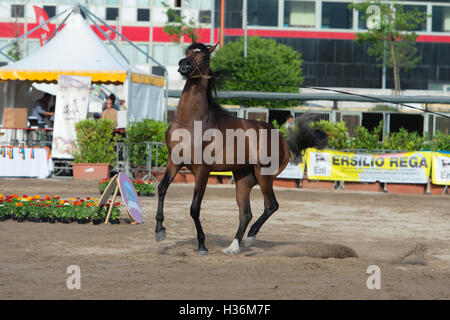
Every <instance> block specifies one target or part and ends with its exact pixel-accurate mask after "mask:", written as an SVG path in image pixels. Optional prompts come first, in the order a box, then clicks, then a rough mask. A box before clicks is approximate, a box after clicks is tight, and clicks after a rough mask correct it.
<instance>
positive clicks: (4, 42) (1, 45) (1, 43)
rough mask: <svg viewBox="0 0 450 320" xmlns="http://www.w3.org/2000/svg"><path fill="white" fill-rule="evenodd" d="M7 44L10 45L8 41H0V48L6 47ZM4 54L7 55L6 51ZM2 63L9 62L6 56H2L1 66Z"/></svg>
mask: <svg viewBox="0 0 450 320" xmlns="http://www.w3.org/2000/svg"><path fill="white" fill-rule="evenodd" d="M7 44H8V41H7V40H0V48H1V47H4V46H6V45H7ZM3 53H5V54H6V50H5V51H4V52H3ZM1 61H9V60H8V58H6V57H5V56H4V55H2V54H0V65H1Z"/></svg>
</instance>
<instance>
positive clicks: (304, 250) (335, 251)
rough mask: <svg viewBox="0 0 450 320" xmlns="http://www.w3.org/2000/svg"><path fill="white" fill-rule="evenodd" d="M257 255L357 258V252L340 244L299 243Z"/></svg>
mask: <svg viewBox="0 0 450 320" xmlns="http://www.w3.org/2000/svg"><path fill="white" fill-rule="evenodd" d="M257 255H264V256H284V257H291V258H294V257H312V258H322V259H327V258H337V259H344V258H357V257H358V255H357V254H356V252H355V250H353V249H352V248H350V247H347V246H344V245H340V244H327V243H320V242H314V243H297V244H289V245H285V246H282V247H278V248H275V250H270V251H267V252H260V253H258V254H257Z"/></svg>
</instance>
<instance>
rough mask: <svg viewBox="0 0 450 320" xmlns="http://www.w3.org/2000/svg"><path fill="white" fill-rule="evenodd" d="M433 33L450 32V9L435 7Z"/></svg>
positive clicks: (432, 17)
mask: <svg viewBox="0 0 450 320" xmlns="http://www.w3.org/2000/svg"><path fill="white" fill-rule="evenodd" d="M431 19H432V27H431V28H432V31H435V32H448V31H450V7H441V6H433V14H432V16H431Z"/></svg>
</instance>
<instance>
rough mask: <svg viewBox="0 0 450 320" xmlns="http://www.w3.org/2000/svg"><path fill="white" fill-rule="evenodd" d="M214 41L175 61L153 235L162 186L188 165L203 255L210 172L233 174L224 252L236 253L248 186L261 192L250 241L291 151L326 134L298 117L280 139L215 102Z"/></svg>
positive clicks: (270, 208) (271, 206)
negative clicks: (174, 100)
mask: <svg viewBox="0 0 450 320" xmlns="http://www.w3.org/2000/svg"><path fill="white" fill-rule="evenodd" d="M217 45H218V43H217V44H216V45H214V46H209V45H208V46H206V45H204V44H202V43H197V42H193V43H192V44H191V45H190V46H189V47H188V48H187V49H186V51H185V54H186V57H185V58H183V59H181V60H180V62H179V69H178V72H179V73H180V74H181V75H182V76H184V77H185V78H186V79H187V80H186V84H185V86H184V89H183V91H182V94H181V97H180V100H179V104H178V111H177V115H176V118H175V120H174V121H173V122H172V123H171V124H170V126H169V128H168V129H167V131H166V136H165V138H166V144H167V147H168V151H169V158H168V163H167V168H166V172H165V174H164V177H163V178H162V180H161V182H160V183H159V186H158V209H157V213H156V229H155V239H156V241H161V240H163V239H164V238H165V237H166V232H165V230H166V229H165V228H164V227H163V221H164V214H163V206H164V198H165V195H166V192H167V189H168V187H169V185H170V184H171V182H172V181H173V179H174V178H175V176H176V174H177V173H178V171H179V170H180V169H181V168H182V167H186V168H187V169H189V170H190V171H191V172H192V173H193V175H194V176H195V186H194V196H193V199H192V203H191V207H190V214H191V217H192V219H193V220H194V223H195V227H196V229H197V239H198V251H197V252H198V253H199V254H202V255H205V254H207V253H208V249H207V248H206V246H205V233H204V232H203V229H202V226H201V223H200V206H201V202H202V199H203V195H204V193H205V189H206V185H207V183H208V177H209V174H210V172H211V171H232V173H233V178H234V182H235V185H236V201H237V204H238V207H239V228H238V230H237V232H236V235H235V237H234V240H233V241H232V242H231V244H230V246H229V247H227V248H226V249H224V250H223V251H224V252H225V253H227V254H236V253H238V252H239V246H240V244H241V241H242V239H243V236H244V233H245V231H246V229H247V226H248V224H249V222H250V220H251V219H252V212H251V208H250V192H251V190H252V188H253V187H254V186H255V185H256V184H259V185H260V188H261V191H262V194H263V197H264V212H263V213H262V215H261V216H260V217H259V218H258V220H256V222H255V223H254V224H253V225H252V226H251V228H250V230H249V232H248V234H247V240H248V241H249V242H250V243H251V242H253V241H255V240H256V238H255V237H256V234H257V233H258V231H259V230H260V228H261V227H262V225H263V224H264V223H265V222H266V220H267V219H268V218H269V217H270V216H271V215H272V214H273V213H274V212H275V211H277V209H278V207H279V205H278V202H277V200H276V198H275V194H274V191H273V180H274V179H275V178H276V176H277V175H278V174H279V173H280V172H281V171H283V169H284V168H285V167H286V165H287V164H288V162H289V159H290V156H291V152H292V154H293V155H296V156H299V155H300V154H301V153H302V151H304V150H305V149H306V148H308V147H314V146H316V147H319V148H320V147H323V146H325V144H326V142H327V135H326V134H325V133H324V132H322V131H320V130H317V129H316V130H313V129H311V128H310V127H309V126H308V122H307V120H305V119H302V117H300V118H297V121H296V122H295V128H294V129H293V130H291V131H289V132H290V134H289V137H288V139H287V140H285V139H284V138H283V136H282V135H279V134H278V130H276V129H275V128H274V127H273V126H272V125H271V124H269V123H266V122H262V121H253V120H246V119H241V118H236V117H234V116H232V115H231V113H230V112H229V111H227V110H226V109H225V108H223V107H222V106H220V105H219V104H218V103H217V101H216V95H215V80H217V79H216V77H215V72H212V71H211V70H210V56H211V54H212V53H213V51H214V50H215V49H216V47H217ZM230 132H231V133H230ZM236 132H238V133H244V143H242V141H241V144H240V145H239V141H237V139H238V136H239V134H236ZM183 134H185V135H184V136H183ZM196 134H197V136H196ZM227 134H230V135H229V136H230V137H231V139H226V141H223V137H225V136H226V137H227V138H228V137H229V136H227ZM232 134H234V135H232ZM199 135H200V136H199ZM205 136H208V137H207V138H205ZM180 137H181V138H183V139H181V138H180ZM192 137H194V139H192ZM213 138H214V139H213ZM180 139H181V140H180ZM235 142H236V143H235ZM180 146H181V147H180ZM208 149H209V150H210V151H211V150H212V151H214V152H210V154H211V157H212V159H211V158H210V159H205V158H204V157H202V156H204V155H205V153H206V151H208ZM263 149H264V150H265V152H266V155H267V157H268V155H269V154H270V162H271V163H270V164H269V162H268V161H267V157H266V158H264V156H263V155H262V154H264V152H262V150H263ZM180 150H181V151H180ZM177 152H178V153H177ZM199 154H200V156H199ZM175 158H176V159H175ZM263 158H264V159H263ZM263 160H264V161H263ZM273 163H275V164H276V166H275V167H274V166H272V164H273Z"/></svg>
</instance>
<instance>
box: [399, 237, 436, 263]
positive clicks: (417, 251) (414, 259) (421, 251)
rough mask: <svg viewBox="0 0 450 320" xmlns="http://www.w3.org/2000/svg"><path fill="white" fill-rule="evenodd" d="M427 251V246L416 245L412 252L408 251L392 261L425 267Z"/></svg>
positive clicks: (428, 248)
mask: <svg viewBox="0 0 450 320" xmlns="http://www.w3.org/2000/svg"><path fill="white" fill-rule="evenodd" d="M429 250H430V247H429V246H427V245H425V244H423V243H418V244H416V246H415V247H414V248H413V249H412V250H409V251H408V252H407V253H406V254H404V255H402V256H400V257H398V258H396V259H394V260H393V263H396V264H413V265H421V266H425V265H426V264H427V261H426V257H427V255H428V252H429Z"/></svg>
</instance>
